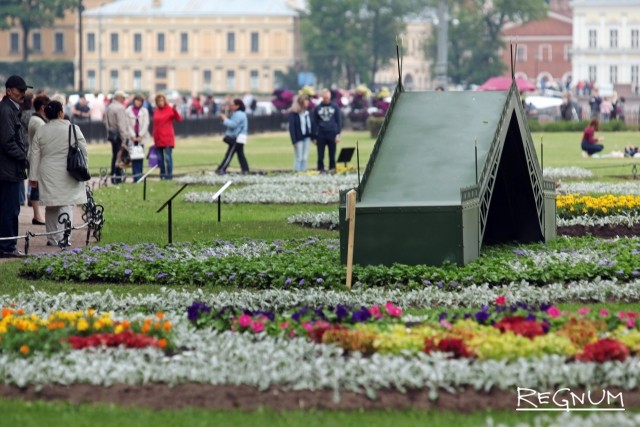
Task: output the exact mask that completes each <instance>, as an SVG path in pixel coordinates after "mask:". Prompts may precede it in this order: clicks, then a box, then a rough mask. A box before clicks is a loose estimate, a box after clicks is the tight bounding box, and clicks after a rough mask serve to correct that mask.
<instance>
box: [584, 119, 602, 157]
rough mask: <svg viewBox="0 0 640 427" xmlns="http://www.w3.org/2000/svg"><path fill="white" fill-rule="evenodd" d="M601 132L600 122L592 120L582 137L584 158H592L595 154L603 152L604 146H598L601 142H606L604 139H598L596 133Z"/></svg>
mask: <svg viewBox="0 0 640 427" xmlns="http://www.w3.org/2000/svg"><path fill="white" fill-rule="evenodd" d="M599 130H600V120H598V119H597V118H596V117H594V118H592V119H591V122H589V126H587V128H586V129H585V130H584V134H583V135H582V144H581V146H582V155H583V156H584V157H591V156H592V155H593V154H594V153H598V152H600V151H602V149H603V148H604V146H603V145H602V144H598V142H600V141H604V138H603V137H598V138H596V136H595V133H596V132H597V131H599Z"/></svg>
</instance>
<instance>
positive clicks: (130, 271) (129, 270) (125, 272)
mask: <svg viewBox="0 0 640 427" xmlns="http://www.w3.org/2000/svg"><path fill="white" fill-rule="evenodd" d="M131 273H133V270H131V269H129V268H127V269H126V270H125V271H124V275H125V276H130V275H131Z"/></svg>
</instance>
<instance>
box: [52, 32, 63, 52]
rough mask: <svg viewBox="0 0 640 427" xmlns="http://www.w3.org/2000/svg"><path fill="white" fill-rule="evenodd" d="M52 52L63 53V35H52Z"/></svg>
mask: <svg viewBox="0 0 640 427" xmlns="http://www.w3.org/2000/svg"><path fill="white" fill-rule="evenodd" d="M54 40H55V41H54V43H53V45H54V46H53V50H54V52H56V53H62V52H64V33H56V34H55V35H54Z"/></svg>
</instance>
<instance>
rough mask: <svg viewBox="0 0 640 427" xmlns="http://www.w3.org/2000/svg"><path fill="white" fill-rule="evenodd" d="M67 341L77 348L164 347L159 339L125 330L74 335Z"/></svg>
mask: <svg viewBox="0 0 640 427" xmlns="http://www.w3.org/2000/svg"><path fill="white" fill-rule="evenodd" d="M67 342H68V343H69V344H70V345H71V347H73V348H74V349H76V350H80V349H83V348H88V347H99V346H105V347H119V346H124V347H126V348H145V347H159V348H162V346H161V345H160V343H159V342H158V340H157V339H155V338H153V337H149V336H146V335H142V334H136V333H133V332H131V331H123V332H121V333H119V334H112V333H104V334H93V335H89V336H88V337H83V336H79V335H74V336H72V337H69V338H68V339H67Z"/></svg>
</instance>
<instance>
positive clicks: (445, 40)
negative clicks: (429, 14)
mask: <svg viewBox="0 0 640 427" xmlns="http://www.w3.org/2000/svg"><path fill="white" fill-rule="evenodd" d="M447 9H448V8H447V3H446V0H440V3H439V4H438V58H437V61H436V87H440V86H441V87H442V88H444V89H446V88H447V82H448V78H447V61H448V55H447V53H448V52H447V51H448V46H449V13H448V10H447Z"/></svg>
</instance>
